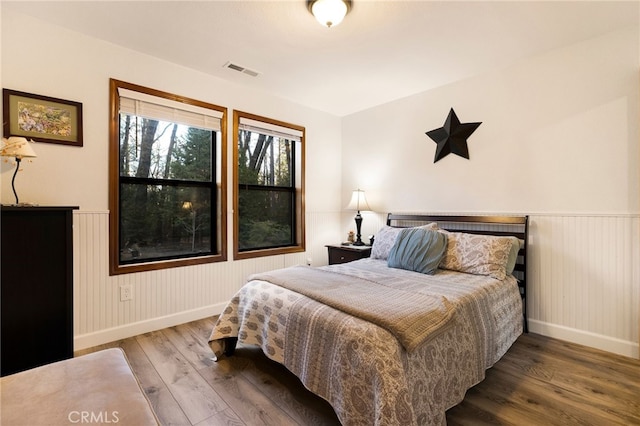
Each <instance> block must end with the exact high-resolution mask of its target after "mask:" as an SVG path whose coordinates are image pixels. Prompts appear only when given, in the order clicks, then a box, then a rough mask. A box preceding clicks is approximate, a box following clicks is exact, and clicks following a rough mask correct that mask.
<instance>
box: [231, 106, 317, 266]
mask: <svg viewBox="0 0 640 426" xmlns="http://www.w3.org/2000/svg"><path fill="white" fill-rule="evenodd" d="M233 127H234V134H235V135H236V137H237V141H236V142H237V143H236V144H235V149H234V164H235V169H234V200H233V201H234V209H233V210H234V240H235V244H234V247H235V252H234V257H235V258H236V259H246V258H250V257H257V256H268V255H274V254H284V253H294V252H301V251H304V248H305V245H304V131H305V130H304V127H300V126H296V125H293V124H288V123H283V122H280V121H277V120H272V119H269V118H265V117H259V116H256V115H252V114H247V113H243V112H240V111H234V113H233Z"/></svg>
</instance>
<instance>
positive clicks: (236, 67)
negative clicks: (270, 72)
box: [224, 62, 260, 77]
mask: <svg viewBox="0 0 640 426" xmlns="http://www.w3.org/2000/svg"><path fill="white" fill-rule="evenodd" d="M224 67H225V68H229V69H231V70H234V71H238V72H241V73H243V74H247V75H250V76H251V77H257V76H259V75H260V73H259V72H258V71H255V70H252V69H249V68H245V67H243V66H242V65H238V64H234V63H233V62H227V63H226V64H224Z"/></svg>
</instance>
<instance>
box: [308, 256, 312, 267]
mask: <svg viewBox="0 0 640 426" xmlns="http://www.w3.org/2000/svg"><path fill="white" fill-rule="evenodd" d="M311 263H313V259H311V258H310V257H307V266H311Z"/></svg>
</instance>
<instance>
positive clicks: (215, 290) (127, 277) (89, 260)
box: [73, 210, 340, 350]
mask: <svg viewBox="0 0 640 426" xmlns="http://www.w3.org/2000/svg"><path fill="white" fill-rule="evenodd" d="M339 220H340V213H335V212H334V213H317V214H313V215H309V214H307V216H306V233H307V251H306V252H304V253H294V254H288V255H280V256H270V257H259V258H255V259H247V260H241V261H233V260H232V257H233V254H232V253H233V251H232V250H231V248H230V247H229V249H228V251H227V253H229V255H228V259H229V260H227V261H226V262H218V263H210V264H205V265H194V266H187V267H181V268H172V269H162V270H158V271H150V272H140V273H133V274H122V275H116V276H109V212H107V211H82V210H79V211H78V210H77V211H74V229H73V244H74V250H73V251H74V259H73V260H74V267H73V269H74V284H73V287H74V288H73V291H74V296H73V297H74V301H73V311H74V312H73V323H74V337H75V338H74V346H75V350H79V349H84V348H88V347H91V346H96V345H99V344H102V343H107V342H111V341H114V340H118V339H122V338H126V337H130V336H134V335H137V334H141V333H146V332H149V331H153V330H158V329H161V328H165V327H170V326H173V325H177V324H181V323H184V322H188V321H193V320H196V319H201V318H205V317H207V316H209V315H217V314H219V313H220V312H222V310H223V309H224V307H225V306H226V304H227V302H228V301H229V300H230V299H231V297H232V296H233V295H234V294H235V292H236V291H237V290H238V289H239V288H240V287H241V286H242V284H243V283H244V282H245V281H246V279H247V277H248V276H249V275H251V274H254V273H257V272H263V271H268V270H272V269H278V268H284V267H287V266H292V265H299V264H305V263H308V262H309V261H311V262H312V264H313V265H316V264H318V265H320V264H326V263H327V249H326V248H325V247H324V245H325V244H331V243H334V242H336V241H339V240H340V236H339V235H338V232H337V228H338V227H339ZM332 229H334V230H335V231H333V232H332V231H331V230H332ZM309 241H314V243H309ZM122 285H130V286H131V290H132V295H133V297H132V300H128V301H124V302H121V301H120V287H121V286H122Z"/></svg>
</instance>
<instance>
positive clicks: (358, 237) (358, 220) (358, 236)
mask: <svg viewBox="0 0 640 426" xmlns="http://www.w3.org/2000/svg"><path fill="white" fill-rule="evenodd" d="M355 220H356V241H355V242H354V243H353V245H354V246H363V245H365V244H364V243H363V242H362V238H361V237H362V235H361V234H360V228H362V216H360V210H358V214H357V215H356V217H355Z"/></svg>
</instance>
